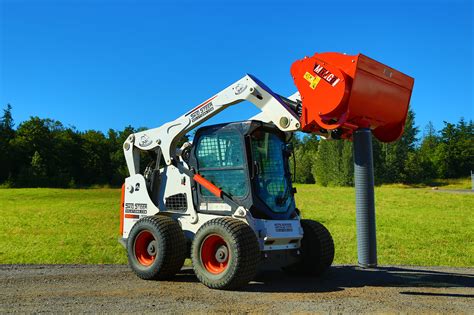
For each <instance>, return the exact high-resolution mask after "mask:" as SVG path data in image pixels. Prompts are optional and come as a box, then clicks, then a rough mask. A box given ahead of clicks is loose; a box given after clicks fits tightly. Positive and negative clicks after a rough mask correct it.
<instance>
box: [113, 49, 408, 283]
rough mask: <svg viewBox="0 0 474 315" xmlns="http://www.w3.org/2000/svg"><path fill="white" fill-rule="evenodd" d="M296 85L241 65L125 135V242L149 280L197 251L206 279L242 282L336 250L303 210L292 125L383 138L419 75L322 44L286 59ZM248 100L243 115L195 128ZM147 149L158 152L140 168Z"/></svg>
mask: <svg viewBox="0 0 474 315" xmlns="http://www.w3.org/2000/svg"><path fill="white" fill-rule="evenodd" d="M291 74H292V76H293V79H294V82H295V85H296V86H297V88H298V92H296V93H295V94H293V95H291V96H289V97H283V96H281V95H278V94H276V93H275V92H273V91H272V90H271V89H270V88H269V87H267V86H266V85H265V84H264V83H262V82H261V81H259V80H258V79H257V78H256V77H254V76H252V75H246V76H244V77H243V78H242V79H240V80H238V81H237V82H235V83H233V84H231V85H230V86H229V87H227V88H226V89H224V90H222V91H221V92H219V93H217V94H216V95H214V96H212V97H211V98H209V99H208V100H206V101H205V102H203V103H202V104H200V105H198V106H196V107H195V108H193V109H191V110H190V111H189V112H186V113H185V114H184V115H182V116H181V117H179V118H177V119H176V120H174V121H171V122H168V123H166V124H164V125H163V126H161V127H158V128H155V129H150V130H146V131H141V132H137V133H135V134H132V135H130V136H129V137H128V138H127V140H126V141H125V142H124V145H123V149H124V154H125V159H126V162H127V167H128V170H129V172H130V176H129V177H128V178H126V179H125V183H124V185H123V187H122V200H121V209H120V233H121V237H120V239H119V240H120V242H121V243H122V244H123V245H124V246H125V248H126V250H127V253H128V260H129V264H130V267H131V268H132V270H133V271H134V272H135V273H136V274H137V275H138V276H139V277H140V278H142V279H168V278H171V277H173V276H174V275H175V274H176V273H177V272H178V271H179V270H180V269H181V267H182V266H183V263H184V260H185V258H186V257H190V258H191V259H192V264H193V268H194V271H195V274H196V276H197V277H198V279H199V280H200V281H201V282H202V283H203V284H205V285H206V286H208V287H210V288H215V289H234V288H238V287H240V286H242V285H245V284H247V283H248V282H249V281H250V280H252V278H253V277H254V276H255V273H256V271H257V268H258V267H259V265H266V264H272V265H276V266H280V267H281V268H283V269H284V270H285V271H287V272H290V273H298V274H309V275H319V274H321V273H323V272H324V271H325V270H327V269H328V268H329V267H330V265H331V264H332V261H333V258H334V243H333V240H332V237H331V235H330V233H329V231H328V230H327V229H326V228H325V227H324V226H323V225H322V224H321V223H318V222H316V221H312V220H303V219H301V214H300V211H299V210H298V208H297V207H296V204H295V199H294V195H295V193H296V189H295V188H293V186H292V179H291V174H290V167H289V162H288V160H289V157H290V156H291V155H292V148H291V145H289V140H290V139H291V137H292V135H293V133H294V132H296V131H302V132H306V133H316V134H318V135H320V136H322V137H324V138H326V139H348V140H351V138H352V134H353V132H354V131H355V130H357V129H358V128H370V129H371V130H372V132H373V134H374V136H375V137H377V138H378V139H380V140H381V141H387V142H388V141H393V140H396V139H397V138H398V137H399V136H400V135H401V133H402V131H403V127H404V122H405V118H406V114H407V110H408V104H409V100H410V96H411V90H412V86H413V79H412V78H410V77H408V76H406V75H404V74H403V73H401V72H399V71H397V70H395V69H392V68H390V67H387V66H385V65H383V64H381V63H379V62H377V61H375V60H372V59H370V58H368V57H366V56H364V55H362V54H359V55H355V56H348V55H344V54H339V53H321V54H315V55H314V56H312V57H305V58H304V59H301V60H298V61H296V62H295V63H294V64H293V65H292V67H291ZM242 101H248V102H250V103H252V104H254V105H255V106H256V107H258V108H259V109H260V110H261V112H260V113H259V114H258V115H256V116H255V117H252V118H251V119H250V120H248V121H243V122H231V123H226V124H219V125H213V126H206V127H202V128H200V129H198V130H197V132H196V133H195V136H194V138H193V141H192V143H190V142H185V143H184V144H183V145H182V146H180V147H179V148H178V142H179V141H180V139H182V138H183V136H185V135H186V134H187V133H188V132H189V131H191V130H193V129H194V128H196V127H197V126H198V125H200V124H202V123H203V122H205V121H206V120H208V119H209V118H211V117H213V116H215V115H217V114H218V113H219V112H221V111H223V110H225V109H226V108H227V107H229V106H236V105H237V104H239V103H240V102H242ZM141 152H149V153H150V154H151V156H152V157H153V160H152V162H151V163H150V164H149V165H148V166H147V167H146V168H145V169H144V171H142V172H141V171H140V170H141V168H140V160H141Z"/></svg>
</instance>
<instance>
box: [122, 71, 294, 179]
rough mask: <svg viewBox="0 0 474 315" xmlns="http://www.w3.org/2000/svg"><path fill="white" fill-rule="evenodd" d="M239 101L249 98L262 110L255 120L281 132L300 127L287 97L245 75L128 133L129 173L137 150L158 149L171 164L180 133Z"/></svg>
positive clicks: (137, 157) (136, 159) (136, 165)
mask: <svg viewBox="0 0 474 315" xmlns="http://www.w3.org/2000/svg"><path fill="white" fill-rule="evenodd" d="M295 95H296V94H295ZM292 97H293V96H292ZM292 97H290V98H292ZM242 101H249V102H251V103H252V104H254V105H255V106H256V107H258V108H259V109H260V110H261V111H262V112H261V113H260V114H259V115H257V116H255V117H254V118H255V119H257V117H258V120H262V121H266V122H273V123H274V124H275V125H276V126H277V127H278V128H279V129H280V130H282V131H284V132H292V131H296V130H298V129H299V128H300V122H299V118H298V116H297V114H296V113H295V111H294V110H292V109H291V108H290V107H289V103H288V102H289V100H287V99H284V98H282V97H280V96H279V95H277V94H275V93H274V92H273V91H272V90H270V89H269V88H268V87H267V86H266V85H265V84H263V83H262V82H260V81H259V80H258V79H257V78H255V77H254V76H252V75H246V76H244V77H243V78H242V79H240V80H238V81H237V82H235V83H233V84H231V85H230V86H229V87H227V88H226V89H224V90H222V91H221V92H219V93H217V94H216V95H214V96H213V97H211V98H210V99H208V100H206V101H205V102H203V103H201V104H199V105H198V106H196V107H195V108H193V109H192V110H190V111H189V112H187V113H185V114H184V115H182V116H181V117H179V118H178V119H176V120H174V121H171V122H168V123H166V124H164V125H163V126H161V127H158V128H154V129H150V130H145V131H141V132H137V133H135V134H131V135H130V136H129V137H128V138H127V140H125V142H124V145H123V150H124V154H125V159H126V161H127V167H128V170H129V172H130V175H134V174H137V173H138V172H139V169H140V150H141V151H157V152H158V154H162V155H163V158H164V161H165V163H166V164H167V165H170V164H172V160H173V159H175V158H176V146H177V142H178V141H179V139H180V138H181V137H182V136H184V135H185V134H186V133H188V132H189V131H190V130H192V129H194V128H195V127H197V126H199V125H200V124H202V123H204V122H205V121H207V120H208V119H210V118H211V117H213V116H215V115H217V114H218V113H220V112H221V111H223V110H224V109H226V108H227V107H229V106H231V105H235V104H238V103H240V102H242ZM293 101H294V97H293ZM287 104H288V105H287Z"/></svg>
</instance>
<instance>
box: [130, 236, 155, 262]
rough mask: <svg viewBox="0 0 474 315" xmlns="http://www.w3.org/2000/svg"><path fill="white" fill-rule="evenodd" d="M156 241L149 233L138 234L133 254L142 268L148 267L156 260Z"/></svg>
mask: <svg viewBox="0 0 474 315" xmlns="http://www.w3.org/2000/svg"><path fill="white" fill-rule="evenodd" d="M156 253H157V247H156V240H155V237H154V236H153V234H152V233H151V232H150V231H147V230H144V231H141V232H140V233H138V236H137V238H136V240H135V245H134V254H135V258H136V259H137V261H138V262H139V263H140V264H141V265H143V266H150V265H151V264H153V262H154V261H155V258H156Z"/></svg>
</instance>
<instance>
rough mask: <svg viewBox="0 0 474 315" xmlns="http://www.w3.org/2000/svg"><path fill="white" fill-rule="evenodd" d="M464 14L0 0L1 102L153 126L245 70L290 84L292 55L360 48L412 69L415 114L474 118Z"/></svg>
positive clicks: (425, 5)
mask: <svg viewBox="0 0 474 315" xmlns="http://www.w3.org/2000/svg"><path fill="white" fill-rule="evenodd" d="M472 20H473V6H472V1H469V0H465V1H460V0H449V1H448V0H446V1H436V0H431V1H416V0H413V1H382V0H380V1H372V2H370V1H355V0H353V1H316V0H314V1H277V0H274V1H257V0H255V1H246V0H240V1H131V0H130V1H125V0H122V1H107V0H102V1H100V0H98V1H91V0H82V1H76V0H70V1H68V0H63V1H41V0H36V1H32V0H31V1H26V0H0V107H2V108H4V107H5V105H6V104H7V103H11V104H12V106H13V115H14V119H15V121H16V123H19V122H21V121H23V120H26V119H28V117H29V116H39V117H42V118H53V119H57V120H60V121H61V122H63V123H64V124H65V125H73V126H76V127H77V128H78V129H79V130H86V129H98V130H103V131H106V130H107V129H109V128H114V129H122V128H123V127H124V126H126V125H132V126H135V127H138V126H147V127H150V128H151V127H157V126H159V125H161V124H163V123H165V122H168V121H170V120H173V119H175V118H177V117H178V116H180V115H181V114H182V113H184V112H186V111H187V110H189V109H191V108H192V107H194V106H195V105H197V104H199V103H201V102H202V101H204V100H206V99H207V98H209V97H211V96H212V95H213V94H215V93H216V92H218V91H220V90H221V89H223V88H225V87H226V86H228V85H229V84H231V83H233V82H234V81H236V80H238V79H239V78H241V77H242V76H243V75H245V73H251V74H254V75H255V76H257V77H258V78H259V79H260V80H262V81H263V82H265V83H266V84H267V85H268V86H270V87H271V88H272V89H273V90H274V91H275V92H277V93H279V94H282V95H289V94H292V93H293V92H294V90H295V86H294V84H293V82H292V78H291V76H290V74H289V70H290V66H291V64H292V62H293V61H295V60H297V59H300V58H302V57H304V56H305V55H312V54H314V53H315V52H326V51H336V52H344V53H347V54H357V53H359V52H361V53H364V54H366V55H368V56H369V57H371V58H374V59H376V60H378V61H380V62H382V63H385V64H387V65H389V66H392V67H394V68H396V69H398V70H400V71H402V72H404V73H406V74H408V75H410V76H412V77H414V78H415V88H414V92H413V96H412V101H411V106H412V108H413V109H414V110H415V113H416V123H417V125H419V126H420V127H421V129H423V127H424V126H425V125H426V123H427V122H428V121H432V122H433V123H434V125H435V127H436V128H437V129H440V128H441V127H442V126H443V120H446V121H449V122H457V121H458V119H459V118H460V117H461V116H463V117H465V118H466V119H472V118H473V112H474V109H473V107H474V105H473V75H472V72H473V70H474V69H473V21H472ZM252 106H253V105H251V104H250V103H245V104H240V105H237V106H234V107H233V108H231V109H229V110H227V111H225V112H223V113H222V114H221V115H218V116H217V117H215V118H213V119H212V120H211V122H212V123H216V122H225V121H235V120H245V119H247V118H249V117H250V116H252V115H254V114H255V113H257V111H256V110H255V109H254V108H253V107H252Z"/></svg>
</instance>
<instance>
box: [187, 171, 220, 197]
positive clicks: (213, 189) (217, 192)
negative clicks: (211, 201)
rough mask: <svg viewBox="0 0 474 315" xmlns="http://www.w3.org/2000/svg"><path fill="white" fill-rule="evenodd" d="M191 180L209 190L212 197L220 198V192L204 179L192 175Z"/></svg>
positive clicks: (197, 175)
mask: <svg viewBox="0 0 474 315" xmlns="http://www.w3.org/2000/svg"><path fill="white" fill-rule="evenodd" d="M193 179H194V180H195V181H196V182H198V183H199V184H200V185H201V186H203V187H204V188H206V189H207V190H209V191H210V192H211V193H212V194H213V195H214V196H216V197H219V198H222V190H221V189H219V187H217V186H216V185H214V184H213V183H211V182H210V181H208V180H207V179H205V178H204V177H202V176H201V175H199V174H196V175H194V177H193Z"/></svg>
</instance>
